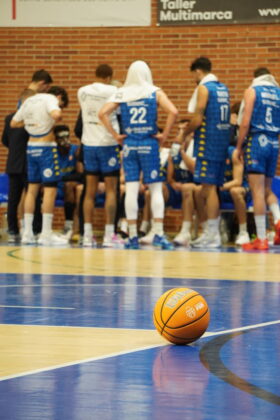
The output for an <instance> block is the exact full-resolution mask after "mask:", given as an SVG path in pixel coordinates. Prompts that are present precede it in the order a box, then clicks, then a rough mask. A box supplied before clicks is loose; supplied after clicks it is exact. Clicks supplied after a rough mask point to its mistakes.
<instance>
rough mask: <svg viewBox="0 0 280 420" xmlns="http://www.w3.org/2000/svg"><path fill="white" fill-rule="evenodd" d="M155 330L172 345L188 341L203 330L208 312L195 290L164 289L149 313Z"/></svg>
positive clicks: (200, 334)
mask: <svg viewBox="0 0 280 420" xmlns="http://www.w3.org/2000/svg"><path fill="white" fill-rule="evenodd" d="M153 319H154V324H155V327H156V329H157V331H158V332H159V333H160V334H161V335H162V336H163V337H164V338H166V339H167V340H168V341H170V342H171V343H173V344H189V343H192V342H193V341H195V340H197V339H198V338H199V337H201V336H202V334H204V332H205V331H206V329H207V327H208V324H209V321H210V312H209V308H208V304H207V302H206V300H205V299H204V297H203V296H201V295H200V294H199V293H198V292H196V291H195V290H192V289H188V288H175V289H170V290H168V291H167V292H165V293H164V294H163V295H162V296H161V297H160V298H159V299H158V301H157V302H156V304H155V307H154V314H153Z"/></svg>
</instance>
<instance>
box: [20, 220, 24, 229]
mask: <svg viewBox="0 0 280 420" xmlns="http://www.w3.org/2000/svg"><path fill="white" fill-rule="evenodd" d="M20 228H21V229H24V219H20Z"/></svg>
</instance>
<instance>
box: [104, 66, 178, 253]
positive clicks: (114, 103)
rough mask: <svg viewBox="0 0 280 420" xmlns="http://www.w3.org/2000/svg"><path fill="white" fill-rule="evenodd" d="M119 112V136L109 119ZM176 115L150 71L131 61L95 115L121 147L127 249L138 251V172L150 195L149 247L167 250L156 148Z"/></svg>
mask: <svg viewBox="0 0 280 420" xmlns="http://www.w3.org/2000/svg"><path fill="white" fill-rule="evenodd" d="M158 106H160V107H161V108H162V109H163V110H164V111H165V112H166V113H167V119H166V124H165V127H164V129H163V132H162V133H158V128H157V111H158ZM118 108H119V110H120V113H121V121H122V130H123V133H124V134H123V135H119V134H118V133H117V132H116V131H115V130H114V128H113V127H112V124H111V123H110V120H109V116H110V114H111V113H112V112H114V111H115V110H117V109H118ZM177 114H178V111H177V109H176V107H175V106H174V105H173V103H172V102H171V101H170V100H169V99H168V97H167V95H166V94H165V93H164V92H163V91H162V90H161V89H160V88H158V87H157V86H155V85H154V84H153V80H152V74H151V70H150V68H149V67H148V65H147V64H146V63H145V62H144V61H135V62H134V63H132V64H131V65H130V67H129V70H128V73H127V77H126V81H125V83H124V87H123V88H120V89H119V90H118V92H117V93H116V94H115V95H113V97H112V98H111V99H110V102H108V103H107V104H106V105H105V106H104V107H103V108H102V109H101V111H100V112H99V118H100V119H101V121H102V122H103V124H104V125H105V127H106V128H107V130H108V131H109V132H110V133H111V134H112V135H113V136H114V138H115V139H116V140H117V141H118V142H119V143H120V144H123V164H124V172H125V182H126V198H125V211H126V216H127V220H128V227H129V240H128V243H127V247H128V248H138V246H139V245H138V237H137V227H136V222H137V216H138V202H137V199H138V191H139V185H140V183H139V180H140V172H141V171H142V172H143V182H144V184H148V186H149V189H150V192H151V207H152V214H153V219H154V229H155V237H154V241H153V244H154V246H156V247H160V248H162V249H171V248H172V245H171V244H170V243H169V242H168V241H167V239H166V237H165V236H164V232H163V217H164V199H163V194H162V180H161V177H160V156H159V144H160V143H161V144H162V143H164V141H165V140H166V139H167V137H168V135H169V133H170V130H171V128H172V126H173V124H174V122H175V121H176V118H177Z"/></svg>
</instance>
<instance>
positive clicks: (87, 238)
mask: <svg viewBox="0 0 280 420" xmlns="http://www.w3.org/2000/svg"><path fill="white" fill-rule="evenodd" d="M96 245H97V243H96V239H95V237H94V236H91V235H84V236H83V246H84V247H85V248H92V247H93V248H95V247H96Z"/></svg>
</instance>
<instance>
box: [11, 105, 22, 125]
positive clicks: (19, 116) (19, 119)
mask: <svg viewBox="0 0 280 420" xmlns="http://www.w3.org/2000/svg"><path fill="white" fill-rule="evenodd" d="M10 127H11V128H22V127H24V120H23V114H22V106H21V107H20V108H19V109H18V110H17V112H16V113H15V115H14V116H13V118H12V120H11V122H10Z"/></svg>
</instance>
